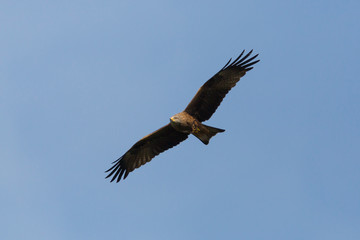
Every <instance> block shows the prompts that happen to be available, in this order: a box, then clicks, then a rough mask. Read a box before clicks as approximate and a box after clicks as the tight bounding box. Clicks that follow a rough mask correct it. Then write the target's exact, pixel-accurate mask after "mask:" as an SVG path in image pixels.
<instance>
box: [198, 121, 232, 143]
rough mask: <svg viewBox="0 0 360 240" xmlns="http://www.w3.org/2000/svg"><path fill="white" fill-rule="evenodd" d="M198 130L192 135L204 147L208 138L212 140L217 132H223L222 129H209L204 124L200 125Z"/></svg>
mask: <svg viewBox="0 0 360 240" xmlns="http://www.w3.org/2000/svg"><path fill="white" fill-rule="evenodd" d="M199 129H200V131H196V132H194V133H193V134H194V135H195V137H197V138H198V139H199V140H200V141H202V142H203V143H204V144H206V145H207V144H209V141H210V138H212V137H213V136H215V135H216V134H217V133H219V132H224V131H225V130H224V129H220V128H215V127H210V126H207V125H205V124H201V126H200V128H199Z"/></svg>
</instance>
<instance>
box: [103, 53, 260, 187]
mask: <svg viewBox="0 0 360 240" xmlns="http://www.w3.org/2000/svg"><path fill="white" fill-rule="evenodd" d="M244 52H245V50H244V51H243V52H242V53H241V54H240V56H239V57H238V58H236V59H235V60H234V61H233V62H232V63H230V62H231V59H230V60H229V61H228V62H227V63H226V64H225V66H224V67H223V68H222V69H221V70H220V71H219V72H218V73H216V74H215V75H214V76H213V77H212V78H210V79H209V80H208V81H207V82H206V83H205V84H204V85H203V86H202V87H201V88H200V89H199V90H198V92H197V93H196V95H195V97H194V98H193V99H192V100H191V102H190V103H189V105H188V106H187V107H186V108H185V110H184V111H183V112H180V113H178V114H175V115H174V116H172V117H171V118H170V123H168V124H167V125H165V126H164V127H162V128H160V129H159V130H157V131H155V132H153V133H151V134H149V135H147V136H145V137H143V138H142V139H140V140H139V141H138V142H137V143H135V144H134V145H133V146H132V147H131V148H130V149H129V150H128V151H127V152H126V153H125V154H124V155H123V156H122V157H120V158H119V159H117V160H116V161H114V162H113V164H114V166H112V167H111V168H110V169H109V170H107V171H106V172H109V171H110V173H109V175H107V177H106V178H108V177H110V176H112V175H113V176H112V179H111V182H112V181H114V180H115V179H116V182H119V181H120V180H121V178H122V176H123V175H124V179H125V178H126V177H127V176H128V174H129V173H130V172H132V171H133V170H134V169H135V168H138V167H140V166H142V165H144V164H145V163H147V162H149V161H150V160H151V159H152V158H154V157H155V156H156V155H158V154H160V153H162V152H164V151H166V150H167V149H169V148H172V147H174V146H176V145H178V144H179V143H180V142H182V141H184V140H185V139H186V138H187V137H188V136H189V134H193V135H194V136H195V137H197V138H198V139H200V140H201V141H202V142H203V143H204V144H208V143H209V140H210V138H211V137H213V136H215V135H216V134H217V133H219V132H224V131H225V130H223V129H219V128H214V127H210V126H207V125H205V124H202V123H201V122H203V121H206V120H208V119H209V118H210V117H211V116H212V115H213V113H214V112H215V111H216V109H217V108H218V106H219V105H220V103H221V101H222V100H223V98H224V97H225V95H226V94H227V93H228V92H229V91H230V89H231V88H233V87H234V86H235V85H236V83H237V82H238V81H239V80H240V78H241V77H243V76H244V75H245V74H246V72H247V71H250V70H251V69H252V68H253V67H251V66H252V65H254V64H255V63H257V62H259V61H260V60H255V61H253V60H254V59H255V58H256V57H257V56H258V54H257V55H255V56H253V57H251V58H248V57H249V56H250V55H251V53H252V50H251V51H250V52H249V53H248V54H246V55H245V56H244V57H242V56H243V54H244ZM241 57H242V58H241ZM229 63H230V64H229Z"/></svg>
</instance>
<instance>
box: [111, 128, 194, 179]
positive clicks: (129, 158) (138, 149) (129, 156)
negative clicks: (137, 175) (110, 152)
mask: <svg viewBox="0 0 360 240" xmlns="http://www.w3.org/2000/svg"><path fill="white" fill-rule="evenodd" d="M187 137H188V134H186V133H182V132H178V131H176V130H175V129H174V128H173V127H172V126H171V125H170V123H169V124H167V125H165V126H164V127H162V128H160V129H158V130H156V131H155V132H153V133H151V134H149V135H147V136H145V137H143V138H142V139H140V140H139V141H138V142H137V143H135V144H134V145H133V146H132V147H131V148H130V149H129V150H128V151H127V152H126V153H125V154H124V155H123V156H122V157H120V158H119V159H117V160H116V161H114V162H113V164H114V166H112V167H111V168H110V169H109V170H107V171H106V172H110V173H109V175H107V177H106V178H108V177H110V176H112V175H113V177H112V179H111V182H112V181H114V180H115V179H116V182H119V181H120V180H121V177H122V176H123V174H124V173H125V175H124V179H125V178H126V177H127V175H128V174H129V173H130V172H132V171H133V170H134V169H135V168H138V167H140V166H142V165H144V164H145V163H147V162H149V161H150V160H151V159H152V158H153V157H155V156H156V155H158V154H160V153H162V152H164V151H166V150H167V149H169V148H172V147H174V146H176V145H178V144H179V143H180V142H182V141H184V140H185V139H186V138H187Z"/></svg>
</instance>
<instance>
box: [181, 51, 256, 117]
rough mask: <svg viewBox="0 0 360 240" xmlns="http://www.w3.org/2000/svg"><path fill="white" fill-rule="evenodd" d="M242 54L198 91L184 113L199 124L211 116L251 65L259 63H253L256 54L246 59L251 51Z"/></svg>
mask: <svg viewBox="0 0 360 240" xmlns="http://www.w3.org/2000/svg"><path fill="white" fill-rule="evenodd" d="M244 52H245V50H244V51H243V52H242V53H241V54H240V56H239V57H238V58H236V59H235V60H234V61H233V62H232V63H230V62H231V59H230V60H229V61H228V62H227V64H226V65H225V66H224V67H223V68H222V69H221V70H220V71H219V72H218V73H216V74H215V75H214V76H213V77H212V78H210V79H209V80H208V81H207V82H206V83H205V84H204V85H203V86H202V87H201V88H200V89H199V90H198V92H197V93H196V95H195V97H194V98H193V99H192V100H191V102H190V103H189V105H188V106H187V107H186V108H185V112H187V113H189V114H190V115H191V116H193V117H195V118H196V119H197V120H199V121H200V122H203V121H206V120H208V119H209V118H210V117H211V116H212V115H213V113H214V112H215V111H216V109H217V108H218V107H219V105H220V103H221V101H222V100H223V98H224V97H225V96H226V94H227V93H228V92H229V91H230V89H231V88H233V87H234V86H235V85H236V83H237V82H238V81H239V80H240V78H241V77H242V76H244V75H245V74H246V72H247V71H250V70H251V69H252V67H251V66H252V65H254V64H255V63H257V62H259V61H260V60H255V61H253V60H254V59H255V58H256V57H257V56H258V54H256V55H255V56H253V57H250V58H248V57H249V56H250V55H251V53H252V50H251V51H250V52H249V53H248V54H246V55H245V56H244V57H242V56H243V54H244ZM241 57H242V58H241ZM229 63H230V64H229Z"/></svg>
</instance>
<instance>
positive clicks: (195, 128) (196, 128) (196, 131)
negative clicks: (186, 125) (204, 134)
mask: <svg viewBox="0 0 360 240" xmlns="http://www.w3.org/2000/svg"><path fill="white" fill-rule="evenodd" d="M192 132H193V133H198V132H200V128H199V127H198V126H197V123H196V120H194V121H193V124H192Z"/></svg>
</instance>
